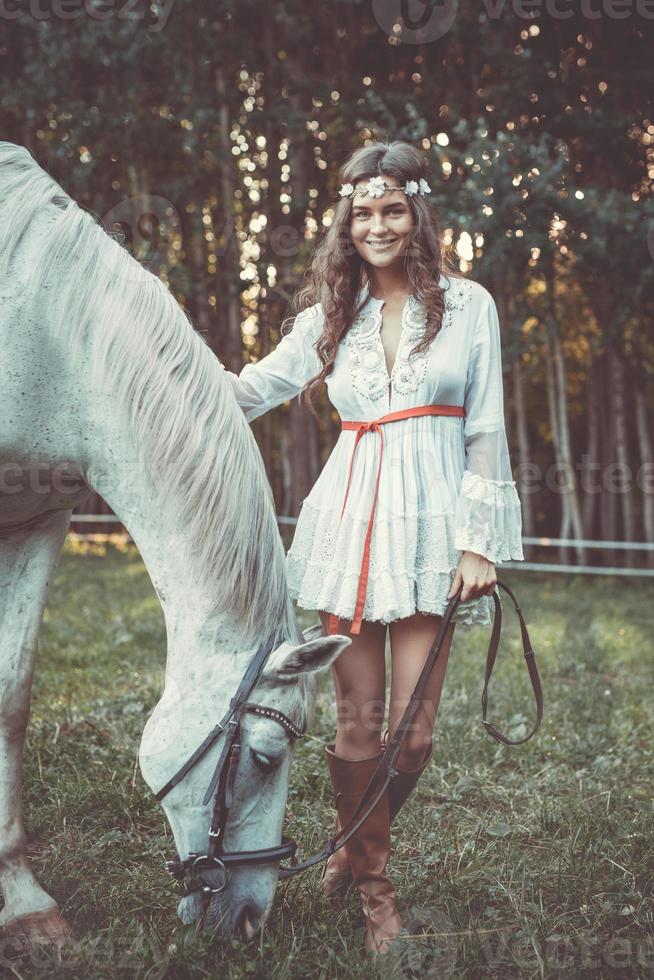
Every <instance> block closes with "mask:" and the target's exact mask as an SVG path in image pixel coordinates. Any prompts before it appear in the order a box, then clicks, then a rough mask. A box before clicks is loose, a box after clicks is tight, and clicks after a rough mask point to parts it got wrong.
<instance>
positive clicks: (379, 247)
mask: <svg viewBox="0 0 654 980" xmlns="http://www.w3.org/2000/svg"><path fill="white" fill-rule="evenodd" d="M396 241H397V238H384V239H382V240H381V241H378V242H366V245H369V246H370V248H374V249H375V251H377V252H381V251H383V250H384V249H385V248H390V247H391V245H394V244H395V242H396Z"/></svg>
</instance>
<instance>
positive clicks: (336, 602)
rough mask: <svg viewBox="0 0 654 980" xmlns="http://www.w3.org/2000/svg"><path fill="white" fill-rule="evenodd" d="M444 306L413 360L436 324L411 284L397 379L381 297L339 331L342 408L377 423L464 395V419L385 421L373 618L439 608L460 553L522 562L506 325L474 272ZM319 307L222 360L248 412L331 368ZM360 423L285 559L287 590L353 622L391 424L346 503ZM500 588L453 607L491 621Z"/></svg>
mask: <svg viewBox="0 0 654 980" xmlns="http://www.w3.org/2000/svg"><path fill="white" fill-rule="evenodd" d="M440 284H441V286H442V287H443V288H445V289H446V293H445V302H446V309H445V313H444V316H443V323H442V327H441V330H440V331H439V333H438V334H437V335H436V337H435V338H434V340H433V341H432V343H431V345H430V346H429V348H428V349H427V351H426V352H424V353H421V354H419V355H417V356H416V355H414V356H413V357H412V359H411V362H409V361H408V360H407V358H408V355H409V352H410V351H411V349H412V347H413V346H414V345H415V343H416V341H417V340H418V338H419V337H421V336H422V334H423V331H424V325H425V314H424V310H423V307H422V305H421V304H420V303H419V301H418V300H417V299H416V297H415V296H414V295H410V296H409V298H408V300H407V303H406V306H405V308H404V310H403V314H402V334H401V338H400V344H399V348H398V352H397V357H396V361H395V364H394V366H393V370H392V372H391V375H390V377H389V375H388V370H387V367H386V359H385V354H384V348H383V345H382V340H381V336H380V328H381V323H382V316H381V309H382V306H383V304H384V301H383V300H378V299H375V298H374V297H372V296H371V295H370V293H369V290H368V288H367V287H364V288H363V289H362V291H361V294H360V297H362V298H365V299H366V302H365V306H364V307H363V308H362V309H361V311H360V312H359V314H358V315H357V316H356V317H355V320H354V322H353V324H352V325H351V327H350V328H349V330H348V331H347V333H346V335H345V337H344V338H343V340H342V341H341V343H340V345H339V348H338V351H337V354H336V359H335V362H334V366H333V369H332V373H331V374H330V375H329V376H328V378H327V379H326V384H327V392H328V397H329V400H330V402H331V403H332V405H333V406H334V407H335V408H336V410H337V411H338V413H339V415H340V417H341V419H344V420H355V421H370V420H374V419H378V418H379V417H380V416H382V415H385V414H387V413H389V412H396V411H399V410H401V409H405V408H409V407H413V406H424V405H431V404H445V405H458V406H463V408H464V410H465V418H460V417H456V416H434V415H428V416H422V417H414V418H407V419H401V420H399V421H394V422H391V423H389V424H385V425H384V426H383V430H384V433H383V434H384V449H383V454H382V463H381V474H380V482H379V489H378V499H377V507H376V512H375V517H374V525H373V532H372V539H371V545H370V560H369V575H368V580H367V586H366V592H365V606H364V611H363V618H364V619H366V620H377V621H381V622H382V623H390V622H392V621H393V620H395V619H401V618H403V617H405V616H410V615H411V614H412V613H414V612H415V611H416V610H419V611H422V612H425V613H435V614H441V615H442V613H443V612H444V611H445V608H446V606H447V604H448V600H447V593H448V591H449V589H450V586H451V584H452V580H453V578H454V573H455V571H456V568H457V566H458V564H459V560H460V558H461V554H462V552H463V551H474V552H476V553H477V554H480V555H483V556H484V557H486V558H488V559H489V560H491V561H493V562H495V563H500V562H503V561H508V560H513V561H515V560H524V555H523V553H522V518H521V508H520V499H519V497H518V493H517V490H516V484H515V481H514V480H512V479H511V476H512V474H511V464H510V459H509V451H508V445H507V438H506V431H505V424H504V410H503V386H502V360H501V347H500V328H499V321H498V316H497V309H496V306H495V302H494V300H493V298H492V296H491V294H490V293H489V292H488V290H486V289H485V288H484V287H483V286H481V285H480V284H479V283H476V282H473V281H471V280H468V279H465V280H464V279H456V278H452V279H449V278H446V277H445V276H441V279H440ZM322 324H323V312H322V306H321V304H316V305H315V306H312V307H310V308H308V309H306V310H303V311H302V312H301V313H300V314H298V315H297V317H296V319H295V322H294V325H293V329H292V330H291V331H290V332H289V333H288V334H287V335H286V336H284V337H282V339H281V341H280V343H279V344H278V345H277V347H276V349H275V350H274V351H272V352H271V353H270V354H268V355H267V356H266V357H264V358H262V359H261V360H260V361H258V362H257V363H256V364H247V365H246V366H245V367H244V368H243V369H242V371H241V372H240V374H239V375H238V376H237V375H236V374H234V373H233V372H231V371H225V375H226V377H227V378H228V379H229V381H230V383H231V384H232V386H233V390H234V393H235V395H236V399H237V401H238V403H239V405H240V406H241V408H242V409H243V411H244V413H245V415H246V418H247V420H248V421H252V420H253V419H255V418H257V417H258V416H259V415H262V414H263V413H264V412H266V411H268V410H269V409H271V408H273V407H274V406H276V405H279V404H280V403H282V402H284V401H287V400H288V399H290V398H293V397H294V396H295V395H297V394H298V393H299V392H300V391H301V390H302V388H303V387H304V386H305V384H306V383H307V382H308V381H309V380H310V379H311V378H312V377H313V376H314V375H316V374H317V373H318V372H319V371H320V370H321V368H322V363H321V361H320V360H319V358H318V355H317V354H316V352H315V350H314V349H313V345H314V344H315V342H316V340H317V339H318V337H319V336H320V334H321V332H322ZM356 436H357V433H356V432H355V431H352V430H342V431H341V433H340V435H339V437H338V439H337V441H336V444H335V446H334V448H333V450H332V452H331V454H330V456H329V458H328V460H327V462H326V463H325V465H324V467H323V469H322V472H321V473H320V475H319V477H318V479H317V480H316V483H315V484H314V486H313V488H312V489H311V491H310V493H309V495H308V496H307V497H306V498H305V499H304V501H303V502H302V508H301V511H300V515H299V517H298V522H297V527H296V530H295V535H294V537H293V542H292V545H291V548H290V549H289V551H288V554H287V556H286V561H287V573H288V586H289V590H290V594H291V596H292V598H293V599H295V600H296V601H297V604H298V605H299V606H301V607H302V608H303V609H314V610H317V609H322V610H325V611H327V612H331V613H334V614H336V615H337V616H339V617H342V618H344V619H348V620H349V619H352V616H353V614H354V609H355V602H356V597H357V588H358V584H359V578H360V574H361V564H362V554H363V547H364V539H365V535H366V531H367V527H368V522H369V519H370V513H371V505H372V501H373V497H374V489H375V484H376V480H377V469H378V466H379V458H380V435H379V432H378V431H367V432H365V433H364V434H363V435H362V437H361V438H360V441H359V444H358V446H357V449H356V454H355V457H354V463H353V466H352V476H351V485H350V490H349V494H348V497H347V504H346V507H345V511H344V513H343V516H342V519H341V508H342V505H343V499H344V495H345V489H346V485H347V478H348V471H349V467H350V459H351V454H352V450H353V446H354V441H355V438H356ZM493 609H494V605H493V599H492V597H491V596H482V597H481V598H478V599H472V600H468V601H467V602H464V603H460V604H459V606H458V608H457V611H456V613H455V615H454V617H453V619H454V621H455V622H459V623H463V624H465V625H469V626H471V625H473V624H488V623H490V622H492V618H493Z"/></svg>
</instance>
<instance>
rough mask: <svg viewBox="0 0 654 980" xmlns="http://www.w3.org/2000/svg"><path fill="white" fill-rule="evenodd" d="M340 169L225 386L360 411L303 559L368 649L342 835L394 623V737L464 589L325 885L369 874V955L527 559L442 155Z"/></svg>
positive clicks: (310, 583)
mask: <svg viewBox="0 0 654 980" xmlns="http://www.w3.org/2000/svg"><path fill="white" fill-rule="evenodd" d="M340 177H341V180H342V182H343V183H342V186H341V188H340V191H339V194H340V201H339V202H338V204H337V205H336V208H335V212H334V218H333V221H332V223H331V225H330V226H329V228H328V229H327V230H326V232H325V233H324V236H323V238H322V241H321V242H320V243H319V245H318V247H317V249H316V251H315V256H314V259H313V262H312V265H311V268H310V269H309V270H308V272H307V278H308V282H307V284H306V285H305V286H304V287H303V288H301V289H300V290H299V291H298V293H297V295H296V297H295V301H294V309H296V310H298V311H299V312H298V313H297V315H296V316H295V317H294V322H293V328H292V330H291V331H290V332H289V333H287V334H286V335H284V336H283V337H282V340H281V341H280V343H279V344H278V346H277V348H276V349H275V350H274V351H273V352H272V353H270V354H269V355H268V356H266V357H264V358H262V359H261V360H260V361H258V362H257V363H256V364H248V365H246V366H245V367H244V368H243V370H242V371H241V372H240V375H239V376H238V377H237V376H236V375H235V374H233V373H232V372H226V376H227V377H228V378H229V380H230V382H231V383H232V385H233V388H234V392H235V394H236V398H237V400H238V402H239V404H240V405H241V407H242V408H243V410H244V412H245V413H246V417H247V419H248V421H251V420H252V419H254V418H257V416H259V415H262V414H263V413H264V412H266V411H268V410H269V409H271V408H273V407H274V406H276V405H279V404H280V403H281V402H283V401H286V400H287V399H289V398H292V397H293V396H294V395H296V394H298V392H300V391H303V394H304V395H305V397H306V400H307V402H308V405H309V408H310V410H311V411H313V412H314V414H316V413H315V409H314V405H313V402H314V400H315V395H316V392H317V390H318V389H319V388H320V386H321V385H322V383H323V382H324V383H325V384H326V386H327V391H328V396H329V400H330V402H331V404H332V405H333V406H334V407H335V408H336V409H337V411H338V413H339V415H340V417H341V419H342V431H341V433H340V435H339V438H338V440H337V442H336V445H335V446H334V449H333V451H332V453H331V455H330V456H329V459H328V460H327V463H326V464H325V466H324V468H323V470H322V472H321V473H320V476H319V477H318V480H317V481H316V483H315V485H314V486H313V488H312V490H311V492H310V493H309V495H308V497H307V498H306V499H305V500H304V501H303V504H302V509H301V512H300V516H299V518H298V523H297V528H296V531H295V535H294V538H293V543H292V546H291V548H290V550H289V552H288V555H287V568H288V581H289V589H290V591H291V595H292V596H293V598H294V599H296V600H297V602H298V605H300V606H301V607H302V608H305V609H315V610H318V611H319V614H320V618H321V620H322V623H323V629H324V632H326V633H327V632H329V633H333V632H339V633H349V635H350V636H351V638H352V643H351V645H350V646H349V647H348V648H347V650H345V651H344V652H343V653H342V654H341V655H340V657H339V658H338V660H337V661H336V662H335V663H334V665H333V667H332V673H333V679H334V685H335V693H336V704H337V733H336V740H335V742H334V743H333V744H329V745H327V746H326V747H325V749H326V756H327V763H328V766H329V771H330V775H331V779H332V783H333V787H334V792H335V796H336V809H337V826H340V825H342V824H343V823H344V822H345V821H347V820H348V818H349V816H350V815H351V814H352V812H353V810H354V809H355V807H356V805H357V802H358V800H359V799H360V797H361V794H362V792H363V790H364V789H365V787H366V786H367V784H368V782H369V780H370V777H371V776H372V773H373V772H374V771H375V769H376V767H377V765H378V763H379V759H380V755H381V752H382V740H381V730H382V725H383V718H384V704H385V691H386V676H385V646H386V627H387V626H389V627H390V646H391V661H392V682H391V697H390V708H389V722H388V730H389V731H390V733H391V734H392V733H393V732H394V731H395V729H396V727H397V725H398V723H399V721H400V719H401V717H402V714H403V713H404V710H405V708H406V706H407V703H408V700H409V697H410V695H411V693H412V691H413V689H414V687H415V685H416V683H417V680H418V676H419V674H420V672H421V670H422V667H423V664H424V662H425V659H426V657H427V654H428V652H429V650H430V648H431V644H432V643H433V641H434V637H435V635H436V633H437V631H438V628H439V625H440V622H441V619H442V614H443V612H444V611H445V608H446V606H447V603H448V601H449V599H450V597H451V596H452V595H454V593H455V592H456V591H457V590H458V589H459V586H461V585H462V586H463V591H462V595H461V603H460V605H459V606H458V609H457V612H456V614H455V615H454V617H453V622H452V623H451V624H450V627H449V629H448V631H447V634H446V640H445V642H444V644H443V646H442V648H441V653H440V655H439V658H438V661H437V664H436V667H435V669H434V671H433V674H432V676H431V678H430V681H429V685H428V688H427V692H426V697H425V699H424V701H423V704H422V706H421V709H420V711H419V713H418V715H417V717H416V719H415V722H414V724H413V726H412V729H411V731H410V732H409V734H408V736H407V738H406V741H405V743H404V746H403V749H402V752H401V753H400V755H399V757H398V766H397V768H398V774H397V776H394V777H393V779H392V781H391V785H390V787H389V790H388V793H387V794H385V796H384V798H382V800H381V801H380V803H379V804H378V806H377V807H376V808H375V810H374V811H373V813H372V814H371V815H370V817H369V818H368V819H367V820H366V822H365V823H364V825H363V826H362V827H361V829H360V830H359V831H358V832H357V834H356V835H355V836H354V838H352V840H351V841H349V842H348V844H346V845H345V847H344V848H341V849H340V850H339V851H337V852H336V854H334V855H333V857H332V858H331V860H330V861H329V863H328V865H327V867H326V869H325V872H324V875H323V885H322V887H323V892H324V893H325V894H333V893H334V892H336V890H337V889H340V888H341V887H342V886H343V885H346V884H349V881H350V879H351V880H352V881H353V883H354V884H355V885H356V886H357V888H358V891H359V893H360V896H361V899H362V904H363V909H364V912H365V913H366V917H367V923H366V936H365V947H366V950H368V951H369V952H375V951H377V952H386V951H387V949H388V946H389V944H390V942H391V941H392V939H393V938H395V937H396V936H397V935H398V933H399V932H400V929H401V925H402V922H401V919H400V916H399V914H398V912H397V909H396V905H395V889H394V887H393V885H392V883H391V882H390V881H389V879H388V877H387V875H386V873H385V871H386V865H387V862H388V859H389V855H390V824H391V822H392V820H393V818H394V816H395V814H396V813H397V811H398V810H399V808H400V807H401V805H402V803H403V802H404V800H405V799H406V798H407V796H408V795H409V793H410V792H411V790H412V789H413V788H414V787H415V785H416V783H417V781H418V779H419V777H420V774H421V773H422V771H423V769H424V767H425V766H426V765H427V763H428V761H429V759H430V757H431V754H432V749H433V741H432V735H433V729H434V723H435V719H436V712H437V710H438V704H439V700H440V695H441V689H442V686H443V681H444V677H445V670H446V667H447V661H448V654H449V650H450V645H451V642H452V635H453V632H454V626H455V622H463V623H465V624H467V625H473V624H489V623H490V622H491V611H492V599H491V597H490V596H491V593H492V592H493V590H494V588H495V585H496V582H497V578H496V574H495V562H497V561H506V560H507V559H512V560H516V559H523V557H524V556H523V553H522V544H521V531H522V520H521V509H520V501H519V498H518V495H517V491H516V485H515V482H514V481H513V480H512V479H511V465H510V459H509V452H508V448H507V439H506V432H505V426H504V412H503V388H502V364H501V349H500V331H499V323H498V317H497V310H496V307H495V303H494V301H493V299H492V297H491V295H490V293H489V292H488V291H487V290H486V289H485V288H484V287H483V286H481V285H479V284H478V283H476V282H473V281H471V280H467V279H465V278H463V277H462V276H460V275H459V274H458V273H457V271H456V268H455V265H454V262H453V261H451V260H449V259H448V258H447V256H446V255H445V254H444V253H443V250H442V246H441V233H440V229H439V225H438V222H437V219H436V216H435V214H434V211H433V209H432V208H431V207H430V206H429V203H428V195H429V192H430V188H429V185H428V183H427V180H426V164H425V161H424V159H423V157H422V156H421V154H420V153H419V152H418V151H417V150H416V149H414V148H413V147H412V146H410V145H409V144H406V143H402V142H392V143H389V144H385V143H375V144H373V145H371V146H366V147H363V148H361V149H359V150H357V151H356V152H355V153H354V154H353V155H352V156H351V157H350V159H349V160H348V161H347V162H346V163H345V165H344V166H343V167H342V168H341V172H340ZM304 389H306V391H304Z"/></svg>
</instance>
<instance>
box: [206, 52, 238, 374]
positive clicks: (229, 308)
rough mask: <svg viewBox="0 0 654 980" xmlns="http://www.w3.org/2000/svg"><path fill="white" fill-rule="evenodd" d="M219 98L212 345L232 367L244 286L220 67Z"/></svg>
mask: <svg viewBox="0 0 654 980" xmlns="http://www.w3.org/2000/svg"><path fill="white" fill-rule="evenodd" d="M215 78H216V99H217V113H218V127H217V133H218V149H219V158H220V201H219V204H218V212H219V215H220V219H221V220H220V221H219V222H214V223H215V224H217V225H218V226H219V227H222V234H223V236H224V242H223V248H222V249H221V250H220V252H219V259H218V271H217V274H216V301H217V302H216V308H217V312H218V319H219V321H220V338H219V337H218V336H214V337H212V339H211V346H212V348H213V349H214V350H215V351H216V353H218V354H219V355H220V356H221V360H223V361H224V363H225V364H226V366H227V367H228V368H229V369H230V370H232V371H240V369H241V367H242V366H243V343H242V338H241V296H240V293H241V289H240V282H241V280H240V264H239V251H238V242H237V238H236V227H235V220H236V217H235V213H234V200H235V197H234V192H235V190H236V178H235V174H234V157H233V155H232V150H231V147H232V144H231V137H230V132H231V122H230V111H229V107H230V100H229V98H228V92H227V83H226V78H225V70H224V68H222V67H219V68H217V69H216V76H215Z"/></svg>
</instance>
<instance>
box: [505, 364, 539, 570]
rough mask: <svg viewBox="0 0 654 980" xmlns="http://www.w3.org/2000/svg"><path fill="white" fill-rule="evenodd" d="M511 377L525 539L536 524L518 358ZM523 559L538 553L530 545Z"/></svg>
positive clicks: (531, 533) (520, 370)
mask: <svg viewBox="0 0 654 980" xmlns="http://www.w3.org/2000/svg"><path fill="white" fill-rule="evenodd" d="M511 373H512V377H513V399H514V401H515V414H516V439H517V446H518V473H517V476H518V479H517V485H518V494H519V496H520V502H521V504H522V533H523V535H525V537H534V536H535V534H536V522H535V519H534V505H533V499H532V494H531V493H530V492H529V487H528V483H529V481H528V479H527V476H528V474H529V462H530V459H531V451H530V448H529V430H528V427H527V408H526V405H525V392H524V381H523V376H522V363H521V361H520V358H519V357H516V359H515V360H514V362H513V365H512V370H511ZM523 550H524V552H525V558H527V560H532V558H533V557H534V556H535V557H536V559H538V551H537V550H536V549H534V548H532V547H531V546H530V545H525V547H524V549H523Z"/></svg>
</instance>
